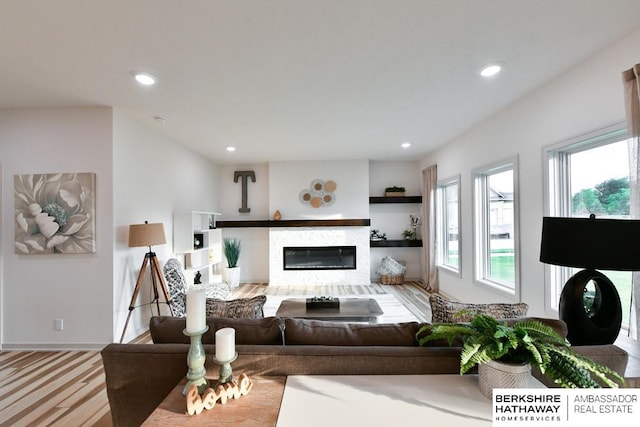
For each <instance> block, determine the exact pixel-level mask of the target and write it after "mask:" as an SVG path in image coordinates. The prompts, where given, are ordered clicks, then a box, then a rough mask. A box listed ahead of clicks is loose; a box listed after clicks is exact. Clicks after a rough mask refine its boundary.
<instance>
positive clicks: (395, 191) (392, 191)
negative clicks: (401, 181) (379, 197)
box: [384, 185, 406, 197]
mask: <svg viewBox="0 0 640 427" xmlns="http://www.w3.org/2000/svg"><path fill="white" fill-rule="evenodd" d="M405 193H406V190H405V188H404V187H398V186H396V185H394V186H393V187H387V188H385V189H384V195H385V197H402V196H404V195H405Z"/></svg>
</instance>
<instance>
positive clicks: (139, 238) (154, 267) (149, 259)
mask: <svg viewBox="0 0 640 427" xmlns="http://www.w3.org/2000/svg"><path fill="white" fill-rule="evenodd" d="M166 242H167V241H166V239H165V236H164V226H163V225H162V223H156V224H149V222H148V221H145V222H144V224H133V225H130V226H129V247H130V248H135V247H141V246H148V247H149V252H147V253H146V254H145V255H144V261H143V262H142V267H141V268H140V273H139V274H138V280H137V281H136V287H135V289H134V291H133V296H132V297H131V302H130V303H129V314H127V321H126V322H125V324H124V329H123V330H122V336H121V337H120V342H122V340H123V339H124V334H125V332H126V331H127V326H128V325H129V319H130V318H131V313H132V312H133V310H134V309H135V308H136V305H135V303H136V299H137V298H138V294H139V293H140V287H141V286H142V282H143V280H144V276H145V273H146V271H147V264H149V266H150V267H151V286H152V290H153V300H152V301H151V302H150V303H149V304H153V303H155V304H156V307H157V309H158V315H160V294H159V293H158V286H160V290H161V291H162V296H164V299H165V301H166V303H167V304H169V293H168V292H167V285H166V284H165V282H164V277H162V270H161V268H160V264H159V263H158V258H157V257H156V254H155V252H153V251H152V250H151V246H153V245H164V244H165V243H166ZM145 305H146V304H145ZM169 308H171V306H169Z"/></svg>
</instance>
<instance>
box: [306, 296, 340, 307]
mask: <svg viewBox="0 0 640 427" xmlns="http://www.w3.org/2000/svg"><path fill="white" fill-rule="evenodd" d="M320 308H333V309H339V308H340V300H339V299H338V298H335V297H325V296H320V297H311V298H307V310H313V309H320Z"/></svg>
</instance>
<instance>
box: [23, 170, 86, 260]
mask: <svg viewBox="0 0 640 427" xmlns="http://www.w3.org/2000/svg"><path fill="white" fill-rule="evenodd" d="M13 188H14V190H13V191H14V200H15V229H16V233H15V252H16V253H17V254H24V255H29V254H86V253H94V252H95V251H96V215H95V210H96V208H95V205H96V199H95V191H96V174H95V173H85V172H83V173H77V172H70V173H51V174H31V175H14V177H13Z"/></svg>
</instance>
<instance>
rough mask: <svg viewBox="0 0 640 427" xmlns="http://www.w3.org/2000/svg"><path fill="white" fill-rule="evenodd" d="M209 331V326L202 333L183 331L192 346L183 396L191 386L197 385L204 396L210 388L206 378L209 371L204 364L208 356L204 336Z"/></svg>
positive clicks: (190, 347)
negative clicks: (203, 342) (203, 343)
mask: <svg viewBox="0 0 640 427" xmlns="http://www.w3.org/2000/svg"><path fill="white" fill-rule="evenodd" d="M208 330H209V326H205V327H204V329H203V330H202V331H199V332H187V330H186V329H185V330H183V331H182V333H183V334H185V335H186V336H188V337H189V338H190V339H191V345H190V346H189V353H187V366H188V367H189V371H188V372H187V380H188V381H187V383H186V384H185V386H184V388H183V389H182V394H183V395H185V396H186V395H187V390H189V387H191V385H193V384H195V385H196V386H197V387H198V393H199V394H202V393H204V391H205V390H206V389H207V388H208V387H209V381H208V380H207V379H206V378H205V377H204V376H205V374H206V373H207V370H206V369H205V368H204V362H205V359H206V355H205V352H204V346H203V345H202V335H203V334H204V333H205V332H207V331H208Z"/></svg>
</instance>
